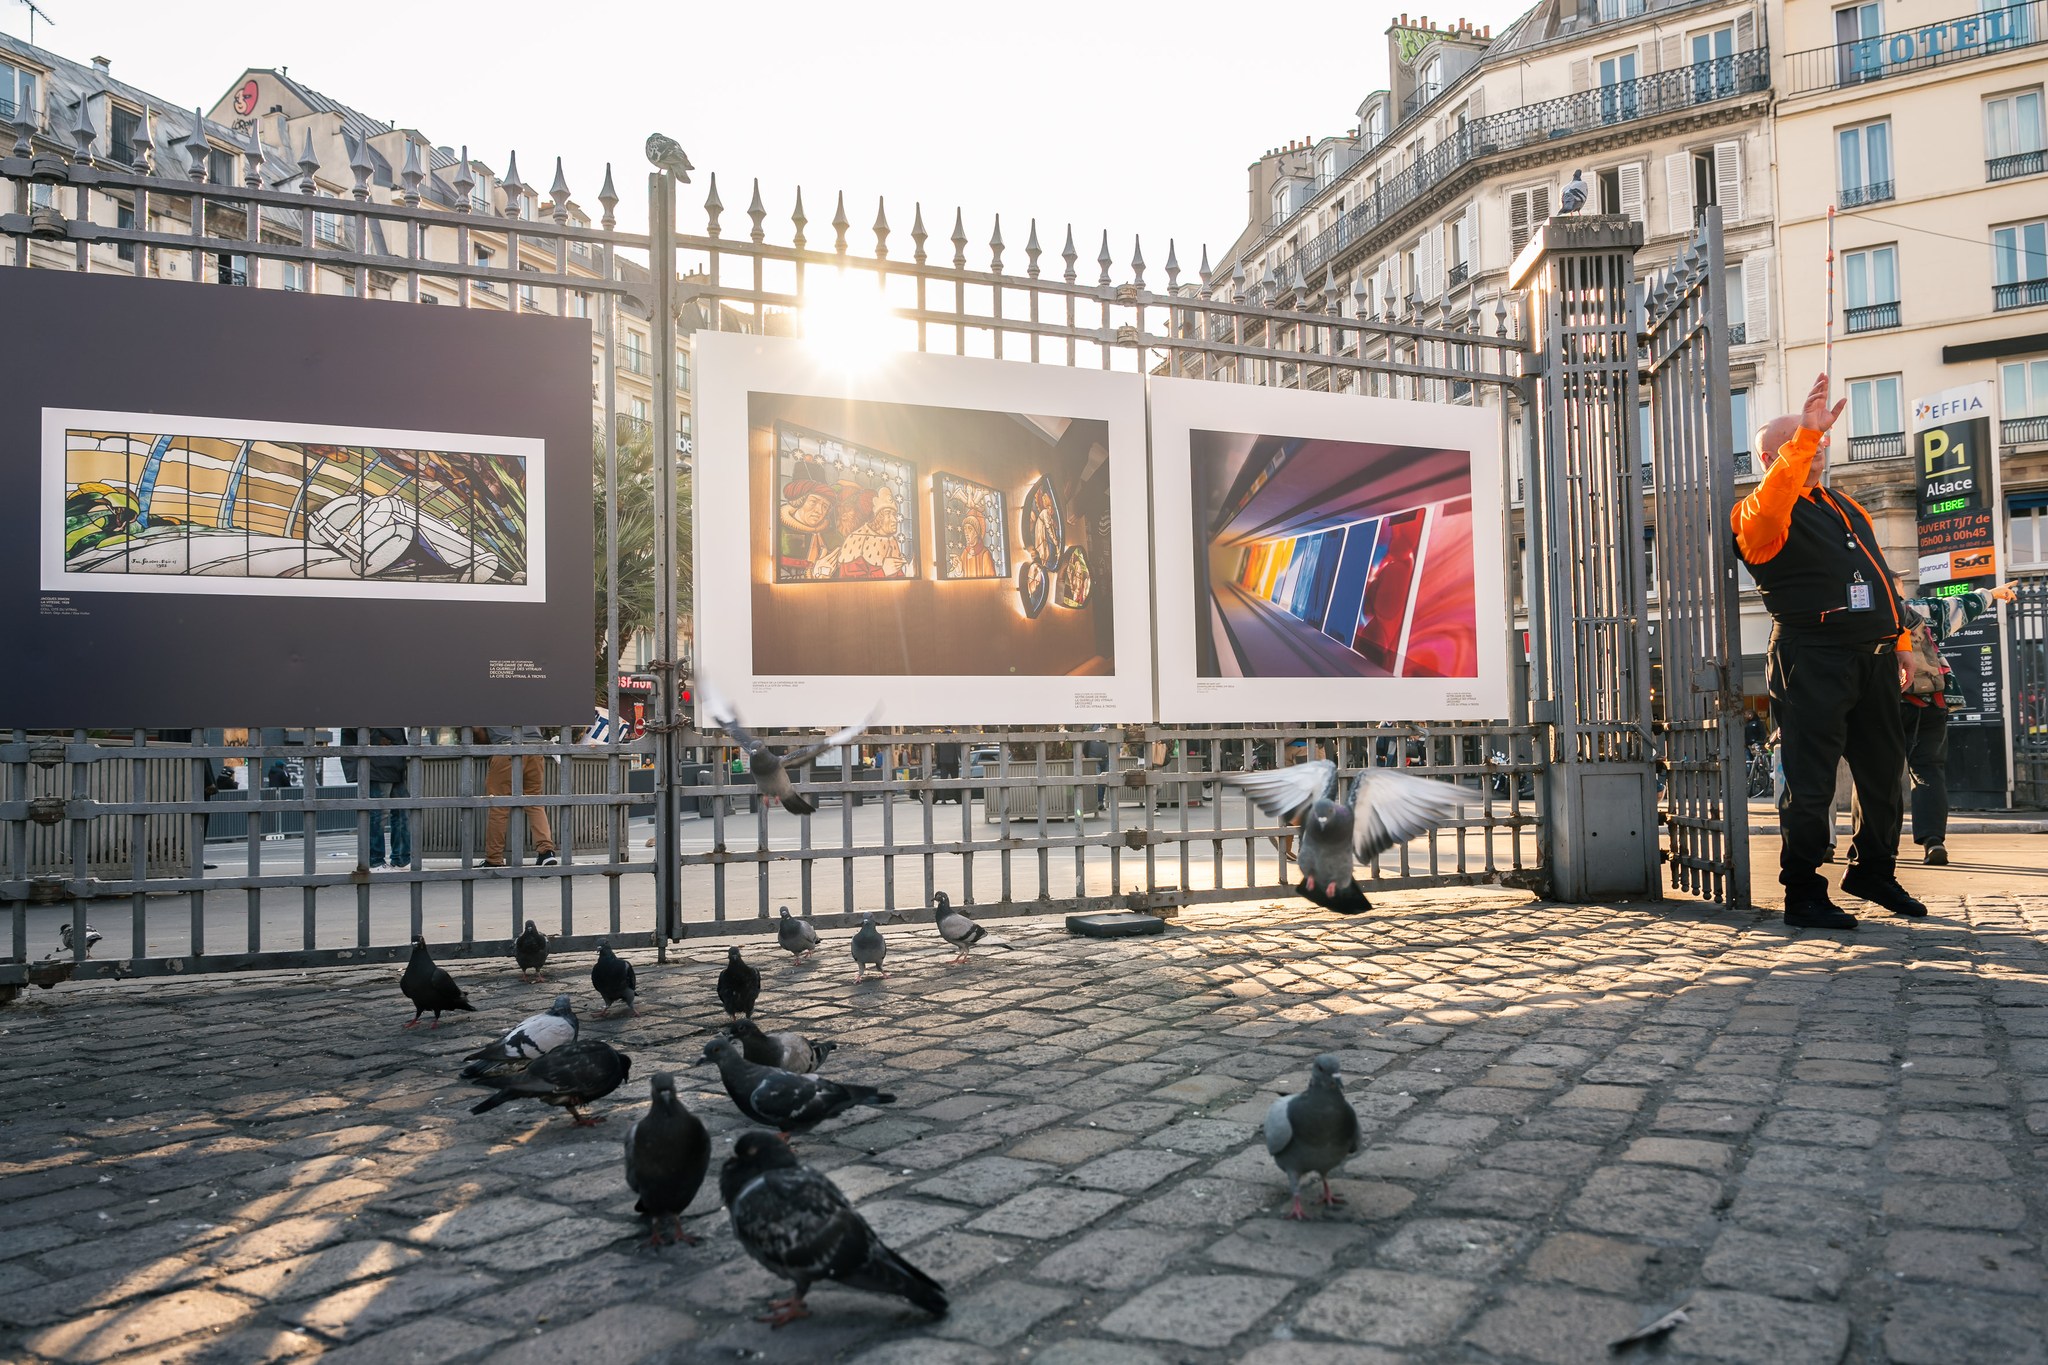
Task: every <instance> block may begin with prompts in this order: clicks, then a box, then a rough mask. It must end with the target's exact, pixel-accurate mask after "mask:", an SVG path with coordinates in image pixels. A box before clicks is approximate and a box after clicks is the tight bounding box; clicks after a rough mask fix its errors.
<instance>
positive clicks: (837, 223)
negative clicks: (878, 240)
mask: <svg viewBox="0 0 2048 1365" xmlns="http://www.w3.org/2000/svg"><path fill="white" fill-rule="evenodd" d="M852 226H853V224H852V223H850V222H848V221H847V218H846V191H845V190H841V191H839V202H838V204H837V205H836V206H834V208H833V210H832V249H833V250H834V251H836V252H838V253H839V254H840V255H841V256H844V255H845V254H846V230H847V229H848V228H849V227H852Z"/></svg>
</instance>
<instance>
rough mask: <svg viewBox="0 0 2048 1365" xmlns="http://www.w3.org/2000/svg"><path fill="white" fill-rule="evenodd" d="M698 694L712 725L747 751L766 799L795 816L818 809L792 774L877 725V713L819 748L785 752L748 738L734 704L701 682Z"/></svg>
mask: <svg viewBox="0 0 2048 1365" xmlns="http://www.w3.org/2000/svg"><path fill="white" fill-rule="evenodd" d="M698 690H699V691H700V692H702V693H703V694H704V707H705V711H706V713H707V714H708V715H709V716H710V717H711V720H712V722H713V723H714V724H715V725H717V726H718V727H719V728H720V729H721V730H724V731H725V732H726V733H727V734H728V735H731V736H732V740H733V743H735V744H737V745H739V746H740V748H742V749H744V750H745V751H746V754H747V770H748V772H749V773H751V774H752V775H753V779H754V785H755V786H757V787H759V788H760V789H761V793H762V795H764V796H769V797H773V798H774V799H775V800H777V801H780V802H781V803H782V808H783V809H784V810H786V811H788V812H790V813H791V814H793V815H809V814H811V813H812V812H813V811H815V810H817V809H818V807H817V805H816V803H814V802H813V801H812V800H811V799H810V798H809V797H807V796H801V795H799V794H798V793H797V791H796V789H795V788H794V787H792V786H790V784H789V775H790V773H791V772H792V771H793V770H795V769H797V768H801V767H802V766H803V765H804V764H806V763H808V762H810V761H811V760H812V759H814V758H816V757H817V756H818V755H819V754H822V753H824V752H825V751H826V750H827V749H836V748H838V747H839V746H840V745H842V744H851V743H853V742H854V741H855V740H857V739H859V738H860V737H861V736H862V735H863V734H865V733H867V728H868V726H870V725H872V724H874V721H875V717H874V713H872V712H871V713H869V715H868V718H867V719H866V720H864V721H862V722H860V723H859V724H858V725H849V726H847V727H846V728H845V729H843V730H835V731H833V732H832V733H831V734H829V735H827V736H825V738H823V739H821V740H819V741H818V742H817V743H816V744H806V745H803V746H802V747H801V748H796V749H790V750H787V751H784V750H781V749H777V748H775V747H774V746H772V745H768V744H763V743H762V742H761V741H760V740H758V739H755V738H754V737H753V736H752V735H750V734H748V733H747V729H746V727H745V726H743V725H741V724H740V719H739V716H738V715H737V714H735V713H734V711H733V709H732V705H731V703H729V702H727V701H726V700H725V698H723V697H721V696H719V695H718V694H717V693H716V692H715V691H713V690H711V688H710V687H709V686H708V685H706V684H704V683H703V682H702V680H701V679H700V680H699V687H698Z"/></svg>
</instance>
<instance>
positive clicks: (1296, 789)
mask: <svg viewBox="0 0 2048 1365" xmlns="http://www.w3.org/2000/svg"><path fill="white" fill-rule="evenodd" d="M1223 780H1224V781H1225V782H1228V783H1230V784H1231V785H1232V786H1236V787H1242V788H1244V790H1245V792H1246V793H1247V794H1248V795H1250V797H1251V798H1252V800H1253V801H1254V802H1256V803H1257V804H1258V807H1259V809H1260V810H1262V811H1264V812H1265V813H1266V814H1268V815H1272V816H1277V817H1279V818H1280V819H1282V820H1284V821H1286V822H1287V823H1288V824H1290V825H1297V826H1299V827H1300V829H1301V850H1300V853H1299V855H1298V856H1297V857H1296V858H1295V865H1296V866H1298V867H1299V868H1300V869H1301V884H1300V886H1299V887H1297V888H1296V889H1297V890H1299V891H1300V893H1301V894H1302V895H1303V896H1306V897H1307V898H1308V899H1309V900H1312V901H1314V902H1315V903H1316V904H1317V905H1320V906H1323V907H1324V908H1326V909H1330V910H1335V911H1336V912H1337V913H1338V914H1340V915H1357V914H1363V913H1364V912H1365V911H1367V910H1370V909H1372V904H1371V903H1370V902H1369V901H1367V900H1366V898H1365V892H1363V891H1361V890H1359V887H1358V882H1357V880H1356V879H1355V878H1354V877H1353V875H1352V873H1353V869H1354V859H1355V860H1356V862H1360V863H1368V864H1369V863H1371V862H1372V860H1373V859H1375V858H1377V857H1379V855H1380V854H1381V853H1383V852H1385V851H1386V850H1387V849H1390V848H1392V847H1393V846H1394V845H1396V844H1402V843H1406V842H1407V841H1408V840H1410V839H1413V838H1415V837H1416V836H1418V835H1422V834H1427V833H1428V832H1429V831H1430V830H1432V829H1435V828H1436V827H1437V826H1438V825H1441V824H1444V823H1445V822H1446V821H1449V820H1451V819H1452V818H1454V817H1455V816H1456V815H1457V814H1458V812H1459V810H1460V809H1461V806H1462V803H1461V802H1460V800H1459V796H1458V790H1457V788H1455V787H1453V786H1451V785H1450V784H1449V783H1446V782H1435V781H1431V780H1430V779H1428V778H1424V777H1415V776H1412V775H1410V774H1408V773H1405V772H1402V771H1401V770H1400V769H1399V768H1367V769H1365V770H1364V771H1363V772H1361V773H1359V775H1358V780H1357V781H1355V782H1354V783H1352V785H1351V804H1350V805H1349V806H1345V805H1341V804H1339V803H1338V801H1337V799H1336V797H1337V765H1336V764H1334V763H1332V762H1330V761H1329V760H1328V759H1317V760H1315V761H1314V762H1311V763H1297V764H1295V765H1293V766H1292V767H1287V768H1280V769H1277V770H1275V771H1271V772H1255V773H1227V774H1225V775H1224V778H1223Z"/></svg>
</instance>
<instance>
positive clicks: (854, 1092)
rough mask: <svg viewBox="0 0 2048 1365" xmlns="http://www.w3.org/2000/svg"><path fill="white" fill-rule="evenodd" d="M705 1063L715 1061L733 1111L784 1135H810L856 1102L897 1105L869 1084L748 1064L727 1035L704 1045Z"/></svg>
mask: <svg viewBox="0 0 2048 1365" xmlns="http://www.w3.org/2000/svg"><path fill="white" fill-rule="evenodd" d="M704 1060H706V1061H709V1062H715V1063H717V1065H718V1079H719V1080H720V1081H722V1082H724V1084H725V1093H726V1094H727V1095H729V1096H731V1097H732V1102H733V1105H734V1107H735V1108H737V1109H738V1110H739V1111H740V1112H741V1113H742V1114H745V1115H746V1116H747V1117H748V1118H750V1119H752V1120H753V1121H754V1122H756V1123H763V1124H766V1125H768V1126H769V1127H771V1128H774V1129H776V1130H777V1131H778V1132H781V1133H783V1134H789V1133H808V1132H809V1131H810V1130H811V1129H813V1128H815V1127H817V1126H818V1125H819V1124H821V1123H823V1122H824V1121H825V1120H826V1119H829V1118H831V1117H832V1116H834V1115H835V1114H840V1113H844V1112H845V1111H846V1110H848V1109H851V1108H853V1107H854V1106H855V1105H857V1104H866V1105H881V1104H894V1103H896V1097H895V1096H894V1095H891V1094H889V1093H887V1092H886V1091H882V1090H877V1089H875V1087H873V1086H871V1085H854V1084H852V1083H851V1082H843V1081H828V1080H826V1079H825V1078H824V1077H822V1076H819V1075H817V1074H815V1073H812V1074H808V1075H806V1074H802V1073H799V1072H795V1071H784V1070H782V1069H781V1068H780V1067H773V1066H761V1065H759V1064H758V1063H755V1062H750V1061H748V1060H747V1058H746V1054H744V1053H743V1052H741V1051H740V1046H739V1044H738V1043H736V1042H734V1041H733V1040H732V1039H730V1038H727V1037H724V1036H723V1035H720V1036H716V1037H714V1038H712V1040H711V1041H710V1042H708V1043H706V1044H704Z"/></svg>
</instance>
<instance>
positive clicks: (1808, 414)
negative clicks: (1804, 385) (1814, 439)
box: [1799, 373, 1849, 432]
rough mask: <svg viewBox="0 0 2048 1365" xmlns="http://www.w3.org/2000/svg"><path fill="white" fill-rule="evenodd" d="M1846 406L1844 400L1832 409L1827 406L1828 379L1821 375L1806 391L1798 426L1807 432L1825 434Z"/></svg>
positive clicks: (1846, 400)
mask: <svg viewBox="0 0 2048 1365" xmlns="http://www.w3.org/2000/svg"><path fill="white" fill-rule="evenodd" d="M1848 406H1849V400H1848V399H1846V398H1844V399H1843V400H1842V401H1841V402H1839V403H1837V404H1835V405H1834V406H1833V407H1832V408H1831V407H1829V406H1828V377H1827V375H1826V374H1825V373H1823V374H1822V375H1821V376H1820V377H1819V378H1818V379H1815V380H1814V381H1813V387H1812V388H1810V389H1808V390H1807V391H1806V407H1805V408H1804V409H1803V410H1802V411H1801V412H1800V414H1799V425H1800V426H1802V427H1804V428H1805V429H1806V430H1808V431H1819V432H1825V431H1826V430H1827V429H1828V428H1829V427H1831V426H1833V425H1834V424H1835V419H1836V418H1838V417H1840V416H1841V415H1842V409H1843V408H1846V407H1848Z"/></svg>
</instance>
